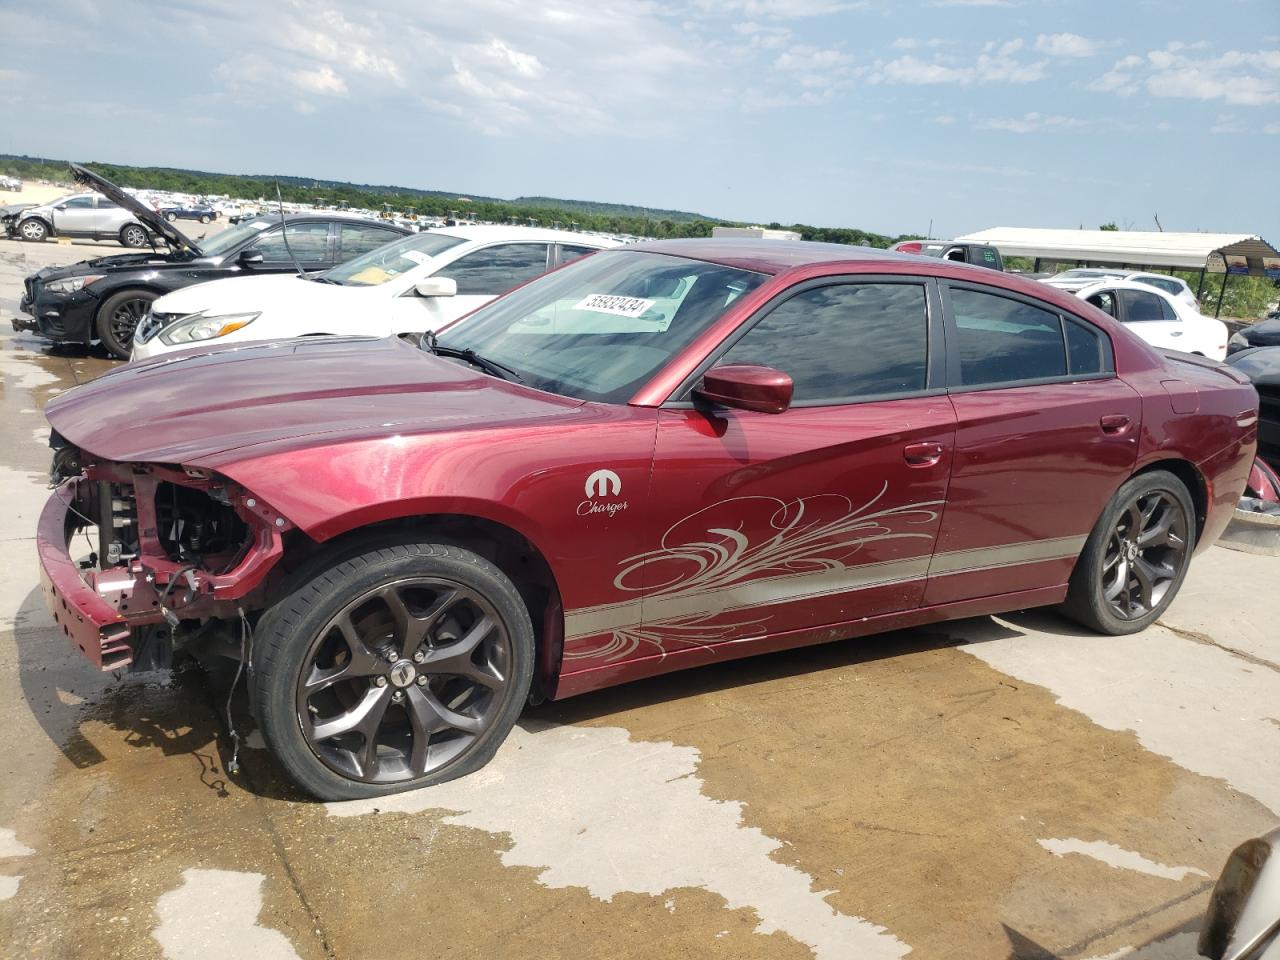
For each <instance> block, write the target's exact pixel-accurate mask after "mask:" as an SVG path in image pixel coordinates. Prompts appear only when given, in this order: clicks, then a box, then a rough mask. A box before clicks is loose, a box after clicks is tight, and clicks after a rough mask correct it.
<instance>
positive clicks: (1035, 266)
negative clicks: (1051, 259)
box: [1031, 257, 1040, 273]
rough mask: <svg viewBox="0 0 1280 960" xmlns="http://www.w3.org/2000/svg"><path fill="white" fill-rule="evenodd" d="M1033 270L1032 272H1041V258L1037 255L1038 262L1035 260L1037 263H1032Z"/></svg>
mask: <svg viewBox="0 0 1280 960" xmlns="http://www.w3.org/2000/svg"><path fill="white" fill-rule="evenodd" d="M1031 272H1032V273H1039V272H1040V258H1039V257H1036V262H1035V263H1033V264H1032V265H1031Z"/></svg>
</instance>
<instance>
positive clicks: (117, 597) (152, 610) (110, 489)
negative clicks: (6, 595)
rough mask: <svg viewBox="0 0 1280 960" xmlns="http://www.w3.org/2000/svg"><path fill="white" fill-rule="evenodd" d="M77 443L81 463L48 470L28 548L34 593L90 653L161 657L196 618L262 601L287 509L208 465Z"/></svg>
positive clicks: (221, 615) (194, 632) (149, 663)
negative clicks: (106, 454) (35, 568)
mask: <svg viewBox="0 0 1280 960" xmlns="http://www.w3.org/2000/svg"><path fill="white" fill-rule="evenodd" d="M76 452H77V458H76V459H77V460H84V461H85V463H84V465H83V467H81V465H80V463H79V462H77V463H76V464H75V467H78V468H80V471H79V472H78V474H77V475H76V476H73V477H70V478H66V479H63V478H59V477H57V476H55V481H56V482H57V481H60V482H58V485H57V486H56V487H55V489H54V492H53V495H52V496H51V497H50V498H49V502H48V504H46V506H45V508H44V512H43V513H42V514H41V517H40V524H39V529H38V531H37V547H38V550H39V553H40V565H41V585H42V587H43V590H44V594H45V601H46V603H47V604H48V606H49V609H50V611H51V612H52V613H53V616H54V620H55V621H56V622H57V624H58V626H59V627H60V628H61V629H62V631H63V633H64V634H65V635H66V636H67V637H68V639H70V640H71V642H72V643H73V644H75V646H76V647H77V648H79V650H80V651H81V652H82V653H83V654H84V655H85V656H86V657H87V658H88V659H89V661H90V662H92V663H94V664H95V665H97V666H98V667H99V669H102V670H117V669H120V668H124V667H131V668H132V669H147V668H151V667H155V666H162V665H165V664H167V663H168V660H169V657H170V656H171V654H172V652H173V650H174V649H175V648H179V647H183V646H186V645H187V644H188V643H189V642H191V641H192V640H193V639H194V638H196V637H198V636H199V635H200V634H201V633H202V632H203V628H204V627H205V626H206V625H208V624H210V623H212V622H216V621H221V620H232V619H235V618H238V617H239V615H240V613H241V612H242V611H247V610H252V609H256V608H259V607H260V606H262V595H263V593H264V592H265V582H266V579H267V575H268V574H269V573H270V572H271V571H272V570H273V569H274V568H275V566H276V565H277V563H278V562H279V561H280V558H281V556H282V554H283V552H284V535H285V534H286V533H287V532H288V531H289V530H291V529H292V526H293V525H292V524H291V523H290V522H289V521H288V520H287V519H286V518H284V517H282V516H280V515H279V514H278V513H276V512H275V511H273V510H272V509H271V508H270V507H269V506H268V505H266V504H264V503H262V502H261V500H260V499H258V498H256V497H254V496H253V495H252V494H251V493H249V492H248V491H247V490H245V489H244V488H243V487H240V486H239V485H238V484H236V483H234V482H232V481H230V480H228V479H226V478H225V477H221V476H219V475H217V474H215V473H213V472H211V471H207V470H198V469H192V468H183V467H181V466H176V465H168V464H150V463H144V464H128V463H111V462H92V458H90V457H88V456H87V455H83V454H80V453H79V451H76ZM81 533H83V534H84V536H83V538H81V537H79V536H78V535H79V534H81ZM77 545H79V546H82V547H83V548H84V555H83V556H80V557H79V558H78V559H76V558H73V554H72V550H73V549H75V547H76V546H77Z"/></svg>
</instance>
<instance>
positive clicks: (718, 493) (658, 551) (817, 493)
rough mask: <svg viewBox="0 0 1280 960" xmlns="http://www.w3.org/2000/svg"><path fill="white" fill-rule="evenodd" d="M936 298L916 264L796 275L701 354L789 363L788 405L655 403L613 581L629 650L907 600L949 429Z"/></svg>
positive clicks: (945, 459)
mask: <svg viewBox="0 0 1280 960" xmlns="http://www.w3.org/2000/svg"><path fill="white" fill-rule="evenodd" d="M931 305H932V307H931ZM937 312H938V308H937V304H936V300H935V299H934V298H933V297H931V295H930V286H929V284H928V283H926V282H925V281H923V280H920V279H908V280H904V279H903V278H870V279H858V280H854V279H852V278H838V279H834V280H833V279H831V278H828V279H825V280H822V281H813V282H810V283H809V284H804V285H801V286H800V287H799V288H798V289H797V292H794V293H791V294H789V295H783V296H782V297H781V298H779V299H777V300H775V301H773V302H772V303H771V304H769V305H768V306H766V307H765V308H764V309H763V310H762V311H761V313H760V315H758V317H757V318H755V319H754V321H749V322H748V325H747V327H748V329H746V332H745V334H744V335H742V336H741V338H740V339H737V341H736V342H734V343H732V344H731V345H729V346H728V348H727V349H725V350H723V352H722V353H721V355H720V356H719V357H718V359H717V361H716V362H718V363H725V364H729V363H733V364H741V363H751V364H761V365H767V366H771V367H775V368H777V369H779V370H781V371H783V372H784V373H787V374H788V375H790V376H791V377H792V379H793V381H794V383H795V394H794V401H793V404H792V406H791V408H790V409H788V410H787V411H786V412H784V413H781V414H768V413H755V412H750V411H743V410H735V409H728V408H724V407H714V408H713V407H710V406H708V405H707V404H706V403H705V402H704V401H695V402H689V403H678V404H676V405H675V406H674V407H672V406H671V405H669V406H668V408H666V409H663V410H662V411H661V413H660V416H659V420H658V433H657V442H656V448H655V459H654V471H653V480H652V484H651V488H650V491H651V492H650V498H649V503H650V518H651V526H650V537H651V540H650V542H649V544H648V546H647V548H646V549H645V550H644V551H643V552H642V553H640V554H638V555H637V556H635V557H632V558H630V559H629V560H628V561H627V562H625V563H624V564H623V565H622V568H621V569H620V570H619V571H618V579H617V583H618V585H619V587H620V588H621V589H624V590H626V591H629V592H633V593H635V594H639V595H641V596H643V598H644V599H643V621H644V623H643V630H642V631H641V633H640V636H641V637H642V639H643V644H644V645H643V648H642V649H640V650H638V651H637V656H644V655H655V654H656V655H659V656H664V655H666V654H668V653H672V652H676V651H681V650H688V649H691V648H696V647H706V646H709V645H713V644H718V643H726V642H734V641H742V640H750V639H756V638H761V637H763V636H764V635H766V634H768V635H774V636H776V635H778V634H783V633H787V632H789V631H806V630H812V629H814V628H819V627H824V626H832V625H838V624H845V623H848V622H850V621H856V620H859V619H861V618H864V617H872V616H876V615H878V614H884V613H891V612H894V611H900V610H906V609H910V608H912V607H915V606H917V605H918V604H919V602H920V598H921V595H922V593H923V590H924V583H925V580H924V578H925V575H926V573H927V569H928V564H929V558H930V556H931V555H932V553H933V548H934V540H935V538H936V536H937V532H938V527H939V520H940V518H941V516H942V509H943V503H944V501H945V500H946V496H947V478H948V474H949V471H950V465H951V450H952V445H953V442H954V435H955V415H954V413H953V412H952V409H951V404H950V402H949V400H948V399H947V397H946V396H945V394H944V392H943V391H942V390H940V389H938V388H937V382H938V381H939V380H940V377H941V366H940V364H939V365H936V366H933V367H932V368H931V364H930V343H931V342H933V343H934V344H935V345H936V346H935V350H940V344H941V338H940V336H939V333H940V329H941V328H940V324H939V322H938V319H937ZM752 324H753V325H752ZM938 359H939V360H940V359H941V358H940V357H939V358H938Z"/></svg>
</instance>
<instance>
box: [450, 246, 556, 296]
mask: <svg viewBox="0 0 1280 960" xmlns="http://www.w3.org/2000/svg"><path fill="white" fill-rule="evenodd" d="M546 272H547V245H546V244H545V243H500V244H498V245H497V246H494V247H485V248H484V249H483V250H477V251H475V252H474V253H468V254H467V255H466V256H464V257H460V258H459V259H458V260H456V261H454V262H453V263H451V264H449V266H447V267H445V268H444V269H443V270H441V271H440V272H439V273H438V274H437V276H441V277H449V278H451V279H453V280H454V281H456V282H457V284H458V296H467V295H471V296H484V297H496V296H497V295H498V294H500V293H506V292H507V291H508V290H510V289H511V288H512V287H518V286H519V285H520V284H522V283H524V282H525V281H526V280H532V279H533V278H534V277H538V276H541V275H542V274H544V273H546Z"/></svg>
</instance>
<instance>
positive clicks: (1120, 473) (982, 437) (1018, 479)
mask: <svg viewBox="0 0 1280 960" xmlns="http://www.w3.org/2000/svg"><path fill="white" fill-rule="evenodd" d="M942 293H943V301H944V304H945V307H946V312H947V318H946V331H947V353H948V356H947V368H948V371H947V372H948V380H949V382H950V384H951V402H952V404H953V405H954V407H955V412H956V418H957V428H956V445H955V461H954V465H953V467H952V471H951V484H950V489H949V492H948V495H947V507H946V512H945V515H944V516H943V520H942V526H941V530H940V532H939V535H938V546H937V550H936V551H935V553H934V557H933V561H932V563H931V565H930V568H929V583H928V586H927V588H926V590H925V596H924V602H925V603H926V604H929V605H932V604H940V603H949V602H952V601H957V600H965V599H970V598H975V597H983V596H992V595H995V594H1005V593H1014V592H1018V591H1030V590H1036V589H1039V588H1046V587H1053V586H1057V585H1061V584H1065V583H1066V582H1067V578H1068V577H1069V576H1070V573H1071V569H1072V567H1073V565H1074V563H1075V559H1076V557H1077V556H1078V555H1079V553H1080V550H1081V549H1082V548H1083V546H1084V541H1085V538H1086V537H1087V536H1088V534H1089V531H1090V530H1091V529H1092V527H1093V525H1094V523H1095V522H1096V520H1097V518H1098V516H1099V514H1100V513H1101V512H1102V508H1103V506H1104V505H1105V504H1106V502H1107V501H1108V499H1109V498H1110V497H1111V495H1112V493H1113V492H1114V491H1115V489H1116V487H1118V486H1119V485H1120V483H1122V482H1123V481H1124V479H1125V478H1126V477H1127V476H1128V475H1129V472H1130V470H1132V468H1133V464H1134V461H1135V459H1136V456H1137V438H1138V434H1139V428H1140V426H1141V398H1140V397H1139V396H1138V394H1137V392H1136V391H1134V390H1133V389H1132V388H1130V387H1129V386H1128V385H1127V384H1125V383H1124V382H1123V381H1121V380H1120V379H1118V378H1117V377H1116V376H1115V372H1114V371H1115V364H1114V360H1113V355H1112V349H1111V342H1110V339H1109V338H1108V337H1107V335H1106V334H1105V333H1104V332H1103V331H1102V330H1100V329H1099V328H1097V327H1095V326H1093V325H1092V324H1090V323H1087V322H1085V321H1084V320H1081V319H1079V318H1077V317H1073V316H1071V315H1069V314H1066V313H1064V312H1063V311H1060V310H1058V309H1057V308H1056V307H1054V306H1053V305H1051V304H1048V303H1045V302H1044V301H1041V300H1036V299H1033V298H1031V297H1025V296H1021V295H1019V294H1014V293H1010V292H1009V291H1006V290H1001V289H997V288H993V287H986V286H983V285H981V284H972V283H959V282H954V281H951V282H947V283H944V284H943V285H942Z"/></svg>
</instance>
